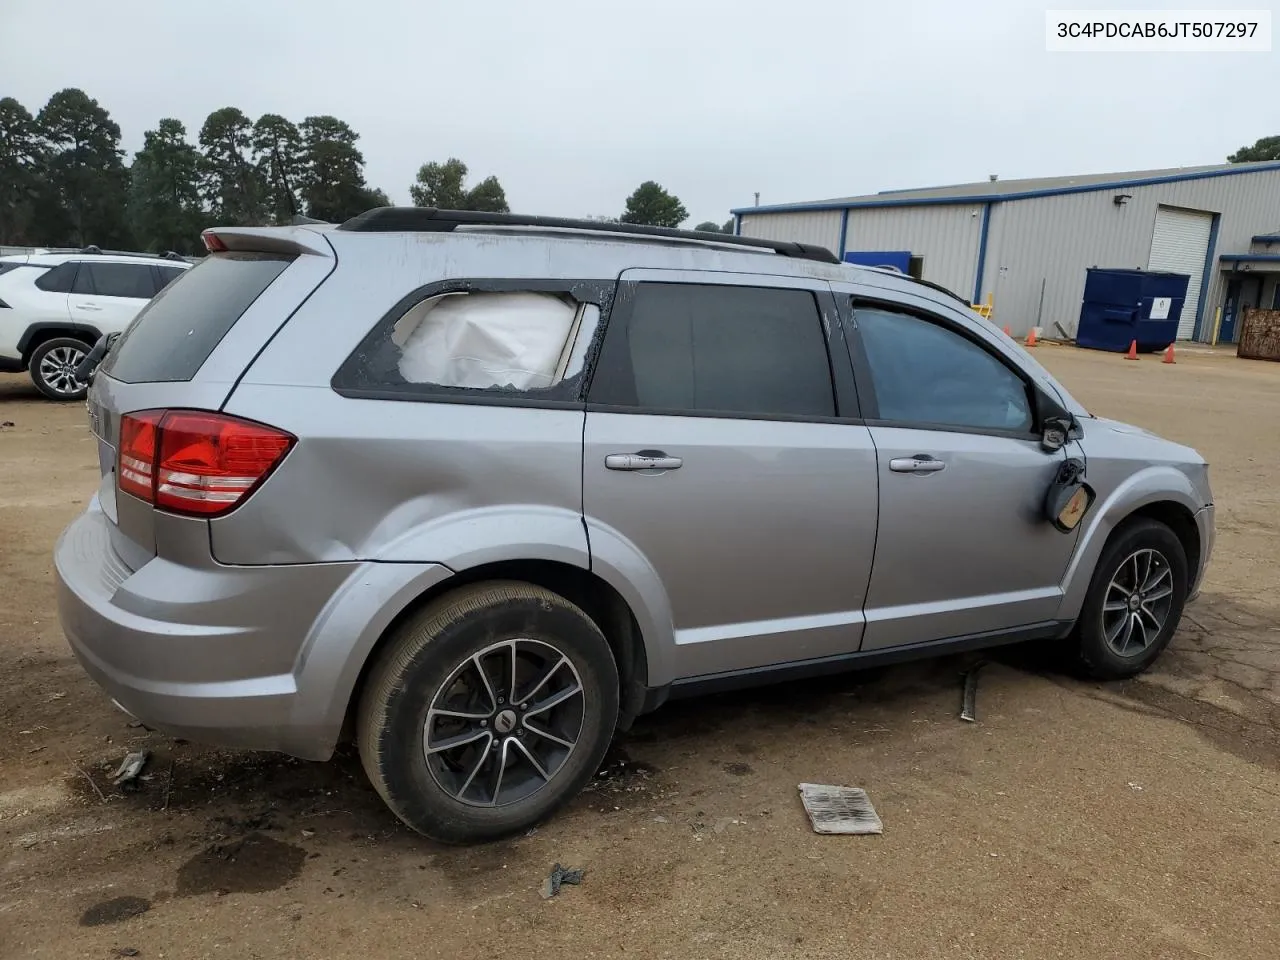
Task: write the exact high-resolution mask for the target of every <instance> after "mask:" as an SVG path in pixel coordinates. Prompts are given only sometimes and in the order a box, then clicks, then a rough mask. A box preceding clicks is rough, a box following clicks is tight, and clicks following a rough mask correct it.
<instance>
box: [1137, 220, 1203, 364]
mask: <svg viewBox="0 0 1280 960" xmlns="http://www.w3.org/2000/svg"><path fill="white" fill-rule="evenodd" d="M1212 228H1213V214H1212V213H1200V212H1199V211H1197V210H1180V209H1178V208H1177V207H1157V208H1156V229H1155V233H1153V234H1152V236H1151V260H1150V262H1149V263H1148V264H1147V269H1148V270H1167V271H1169V272H1170V273H1185V274H1187V275H1188V276H1189V277H1190V278H1191V281H1190V282H1189V283H1188V284H1187V299H1186V302H1184V303H1183V304H1182V317H1181V319H1180V320H1179V321H1178V339H1179V340H1189V339H1191V334H1192V332H1193V331H1194V330H1195V327H1196V308H1197V307H1198V306H1199V304H1200V281H1201V280H1203V279H1204V261H1205V257H1207V256H1208V255H1209V232H1210V230H1212Z"/></svg>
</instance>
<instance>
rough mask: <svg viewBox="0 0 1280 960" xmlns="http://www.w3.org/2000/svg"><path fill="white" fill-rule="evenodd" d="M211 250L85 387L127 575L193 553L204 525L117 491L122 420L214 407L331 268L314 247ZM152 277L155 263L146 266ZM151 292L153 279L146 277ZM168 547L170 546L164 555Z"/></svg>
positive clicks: (107, 508) (133, 326) (132, 326)
mask: <svg viewBox="0 0 1280 960" xmlns="http://www.w3.org/2000/svg"><path fill="white" fill-rule="evenodd" d="M275 246H276V248H277V250H276V252H269V253H260V252H255V251H234V252H228V253H218V254H211V255H210V256H208V257H205V258H204V260H203V261H201V262H200V263H199V264H197V265H196V266H195V267H192V268H191V269H190V270H187V271H185V272H184V273H183V274H182V276H180V277H179V278H178V279H177V280H175V281H173V282H172V283H170V284H169V285H168V286H167V287H165V288H164V289H163V290H161V291H160V293H159V294H157V295H156V296H155V298H154V299H152V300H151V301H150V303H148V304H147V305H146V306H145V307H144V308H143V310H142V311H141V312H140V313H138V314H137V316H136V317H135V318H134V319H133V321H132V322H131V323H129V324H128V326H127V329H126V330H125V332H124V333H123V335H122V336H121V337H120V338H119V340H117V341H116V343H115V344H114V345H113V346H112V348H111V350H110V351H109V352H108V353H107V355H106V357H105V358H104V359H103V361H102V364H101V366H100V367H99V368H98V371H97V373H96V374H95V376H94V377H93V381H92V383H91V385H90V388H89V397H88V407H89V424H90V427H91V429H92V430H93V432H94V434H95V436H97V438H98V460H99V468H100V470H101V473H102V483H101V485H100V487H99V491H98V494H99V500H100V502H101V503H102V507H103V511H104V513H106V515H107V516H108V518H109V519H110V520H111V521H112V525H113V526H112V544H113V546H114V547H115V549H116V552H117V553H118V554H119V555H120V557H121V559H123V560H124V561H125V563H126V564H127V565H128V566H129V567H130V568H131V569H137V568H138V566H140V565H141V564H142V563H145V562H146V561H147V559H149V558H150V557H152V556H154V555H155V554H156V553H157V552H160V553H161V554H164V555H174V554H176V553H179V552H181V550H185V549H190V544H191V543H192V542H195V541H193V540H192V539H191V538H186V539H183V536H182V532H183V530H184V529H185V528H190V527H191V526H192V525H196V526H198V527H199V528H200V529H201V530H204V531H206V534H205V536H203V538H202V539H200V540H199V542H201V543H202V544H203V549H204V551H205V553H206V556H207V553H208V536H207V527H208V522H207V521H205V520H194V519H191V518H179V517H176V516H169V515H167V514H162V513H160V512H159V511H156V510H154V509H153V508H152V507H151V506H150V505H149V504H147V503H145V502H144V501H142V500H139V499H137V498H136V497H132V496H130V495H128V494H125V493H120V492H119V491H118V489H117V485H116V468H117V459H118V457H117V446H118V443H119V436H120V418H121V416H122V415H123V414H126V413H131V412H133V411H137V410H151V409H161V408H172V407H185V408H190V409H202V410H218V409H220V408H221V407H222V405H223V403H224V402H225V401H226V398H227V395H228V394H229V393H230V392H231V389H232V387H233V386H234V384H235V381H236V379H237V378H238V377H239V376H240V375H241V374H242V373H243V372H244V370H245V368H246V367H247V366H248V365H249V363H250V362H251V360H252V358H253V357H254V356H255V355H256V354H257V352H258V351H259V350H261V348H262V346H263V345H264V344H265V343H266V342H267V341H268V340H269V339H270V338H271V336H272V335H274V333H275V332H276V330H278V329H279V327H280V326H281V325H282V324H283V323H284V322H285V321H286V320H287V319H288V317H289V315H290V314H291V313H292V312H293V311H294V310H295V309H297V307H298V305H299V304H300V303H302V302H303V301H304V300H305V299H306V297H307V296H308V295H309V294H310V293H311V292H312V291H313V290H314V289H315V288H316V286H318V285H319V284H320V283H321V282H322V281H323V280H324V278H325V277H326V276H327V275H328V273H329V272H330V270H331V269H332V265H333V259H332V256H331V253H332V251H330V256H328V257H326V256H323V255H322V253H321V250H327V249H328V246H327V244H323V242H321V244H320V245H317V250H315V251H306V250H297V251H295V252H281V251H280V248H281V247H284V246H286V245H285V244H282V243H277V244H275ZM143 266H144V267H146V269H147V271H148V277H149V278H151V277H152V275H151V274H150V267H149V266H146V265H143ZM148 282H149V283H151V284H152V287H153V289H154V283H155V281H154V279H148ZM166 543H168V549H166Z"/></svg>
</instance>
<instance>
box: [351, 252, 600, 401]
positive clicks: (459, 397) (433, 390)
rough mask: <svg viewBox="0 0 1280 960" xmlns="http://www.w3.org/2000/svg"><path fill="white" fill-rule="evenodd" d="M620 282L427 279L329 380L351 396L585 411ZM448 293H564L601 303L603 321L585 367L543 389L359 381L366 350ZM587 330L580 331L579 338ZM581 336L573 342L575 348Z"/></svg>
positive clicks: (380, 321)
mask: <svg viewBox="0 0 1280 960" xmlns="http://www.w3.org/2000/svg"><path fill="white" fill-rule="evenodd" d="M618 286H619V284H618V283H617V281H614V280H583V279H574V280H571V279H555V280H548V279H545V278H534V277H523V278H521V277H493V278H481V277H476V278H455V279H450V280H437V281H435V282H433V283H428V284H424V285H423V286H421V287H417V288H416V289H414V290H411V291H410V292H409V293H407V294H405V295H404V296H403V297H401V298H400V299H399V300H397V301H396V303H395V304H394V305H393V306H392V307H391V309H390V310H388V311H387V312H386V313H384V314H383V315H382V316H381V317H380V318H379V319H378V320H377V321H376V322H375V323H374V324H373V326H372V327H371V328H370V329H369V332H368V333H366V334H365V335H364V336H363V337H361V338H360V342H359V343H357V344H356V346H355V349H354V350H352V351H351V352H350V353H349V354H348V355H347V356H346V357H345V358H344V359H343V361H342V363H341V364H339V366H338V369H337V370H335V371H334V373H333V376H332V377H331V378H330V380H329V387H330V389H332V390H333V391H334V392H335V393H337V394H338V395H339V396H342V397H346V398H348V399H350V400H399V401H407V402H411V403H466V404H476V405H480V406H494V407H537V408H542V409H551V410H562V409H574V410H581V409H582V408H583V405H584V403H585V398H586V395H587V388H588V384H589V382H590V379H591V374H592V371H593V369H594V367H595V361H596V357H597V355H598V354H599V352H600V346H601V344H602V343H603V342H604V332H605V330H606V329H607V328H608V325H609V313H610V311H611V309H612V307H613V304H614V301H615V299H616V291H617V288H618ZM447 293H560V294H567V295H569V296H571V297H573V298H574V299H575V300H577V301H578V302H579V303H586V304H590V305H592V306H595V307H598V308H599V310H600V320H599V323H598V324H597V326H596V329H595V330H594V331H593V332H592V333H591V334H590V336H591V338H592V339H591V342H590V343H588V344H587V349H586V352H585V359H584V362H583V366H582V370H581V371H579V372H578V373H577V374H575V375H574V376H572V377H569V378H567V379H565V380H561V381H560V382H558V383H555V384H552V385H551V386H550V387H548V388H547V389H545V390H534V391H508V392H501V391H498V390H495V389H493V388H490V387H449V386H444V385H442V384H432V383H407V384H404V385H403V386H400V385H387V386H368V385H361V384H359V383H358V382H357V381H356V378H357V377H358V376H359V374H360V371H361V368H362V367H363V363H362V361H361V360H360V358H361V355H362V354H367V353H368V352H369V351H371V350H375V349H379V348H380V347H381V346H382V344H383V343H384V342H385V341H387V340H389V339H390V337H391V332H392V329H393V328H394V327H395V325H396V324H397V323H399V322H400V320H401V319H402V318H403V317H404V316H405V314H407V313H408V312H409V311H410V310H412V309H413V308H414V307H416V306H417V305H418V304H420V303H422V302H423V301H424V300H430V299H433V298H435V297H439V296H442V295H443V294H447ZM583 335H584V331H582V330H579V331H578V334H577V336H578V337H579V338H581V337H582V336H583ZM576 348H577V341H576V340H575V343H574V350H575V351H576Z"/></svg>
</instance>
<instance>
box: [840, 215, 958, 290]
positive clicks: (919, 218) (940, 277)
mask: <svg viewBox="0 0 1280 960" xmlns="http://www.w3.org/2000/svg"><path fill="white" fill-rule="evenodd" d="M981 239H982V204H964V205H957V206H951V205H943V206H926V207H873V208H865V207H864V208H862V209H854V210H850V211H849V228H848V231H847V232H846V235H845V241H844V248H845V249H846V250H910V251H911V255H912V256H913V257H923V258H924V264H923V266H924V270H923V272H922V274H921V276H923V277H924V279H925V280H932V281H933V282H934V283H940V284H942V285H943V286H944V287H946V288H947V289H948V290H951V291H953V292H954V293H956V294H958V295H960V296H962V297H965V298H966V299H967V298H970V297H972V296H973V278H974V277H975V276H976V275H977V271H978V248H979V244H980V243H981Z"/></svg>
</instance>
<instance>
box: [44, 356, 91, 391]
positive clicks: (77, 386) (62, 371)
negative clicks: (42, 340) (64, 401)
mask: <svg viewBox="0 0 1280 960" xmlns="http://www.w3.org/2000/svg"><path fill="white" fill-rule="evenodd" d="M84 358H85V351H84V350H80V349H77V348H75V347H54V348H53V349H52V350H50V351H49V352H48V353H46V354H45V355H44V356H43V357H41V358H40V379H41V380H43V381H44V383H45V384H46V385H47V386H48V387H49V389H50V390H52V391H53V392H54V393H56V394H59V395H60V396H64V397H70V396H74V395H75V394H77V393H79V392H80V391H81V390H83V389H84V384H83V383H81V382H80V381H79V380H77V379H76V367H77V366H79V365H80V361H81V360H83V359H84Z"/></svg>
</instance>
